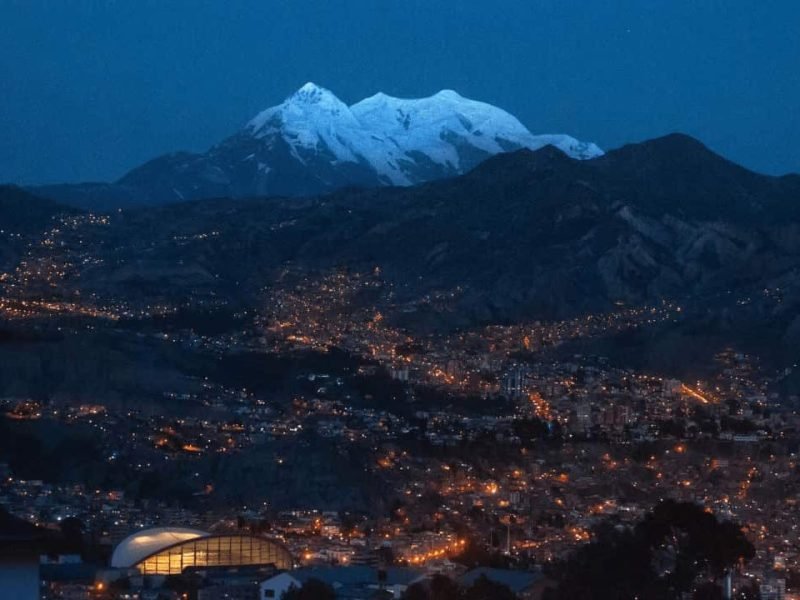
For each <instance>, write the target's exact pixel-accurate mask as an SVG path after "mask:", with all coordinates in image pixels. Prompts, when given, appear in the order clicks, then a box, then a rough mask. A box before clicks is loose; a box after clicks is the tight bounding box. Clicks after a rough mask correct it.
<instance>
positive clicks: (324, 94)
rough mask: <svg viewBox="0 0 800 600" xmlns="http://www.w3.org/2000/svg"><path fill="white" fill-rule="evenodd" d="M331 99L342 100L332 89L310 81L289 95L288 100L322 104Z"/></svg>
mask: <svg viewBox="0 0 800 600" xmlns="http://www.w3.org/2000/svg"><path fill="white" fill-rule="evenodd" d="M329 100H335V101H336V102H340V100H339V99H338V98H337V97H336V96H335V95H334V93H333V92H331V91H330V90H328V89H326V88H324V87H321V86H319V85H317V84H316V83H314V82H312V81H309V82H307V83H306V84H305V85H303V86H302V87H301V88H300V89H299V90H297V91H296V92H295V93H294V94H292V95H291V96H289V97H288V98H287V99H286V101H287V102H298V103H303V104H321V103H324V102H326V101H329Z"/></svg>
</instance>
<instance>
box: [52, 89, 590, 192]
mask: <svg viewBox="0 0 800 600" xmlns="http://www.w3.org/2000/svg"><path fill="white" fill-rule="evenodd" d="M546 145H553V146H556V147H558V148H559V149H561V150H562V151H563V152H565V153H567V154H568V155H569V156H571V157H574V158H577V159H589V158H594V157H597V156H600V155H602V151H601V150H600V149H599V148H598V147H597V146H596V145H594V144H591V143H587V142H580V141H578V140H576V139H574V138H572V137H570V136H567V135H533V134H531V133H530V131H528V130H527V129H526V128H525V127H524V126H523V125H522V124H521V123H520V122H519V121H518V120H517V119H516V118H514V117H513V116H512V115H510V114H508V113H507V112H505V111H503V110H502V109H499V108H497V107H494V106H492V105H490V104H485V103H483V102H476V101H474V100H469V99H467V98H463V97H462V96H460V95H459V94H457V93H456V92H453V91H450V90H444V91H441V92H439V93H437V94H435V95H433V96H431V97H429V98H422V99H416V100H410V99H400V98H393V97H391V96H387V95H385V94H377V95H375V96H372V97H370V98H367V99H365V100H362V101H361V102H358V103H356V104H354V105H352V106H347V105H346V104H345V103H344V102H342V101H341V100H339V99H338V98H337V97H336V96H335V95H334V94H333V93H332V92H330V91H328V90H326V89H324V88H321V87H318V86H316V85H314V84H312V83H308V84H306V85H304V86H303V87H302V88H300V89H299V90H298V91H297V92H295V93H294V94H292V95H291V96H289V97H288V98H287V99H286V100H285V101H284V102H283V103H281V104H279V105H277V106H273V107H271V108H268V109H267V110H265V111H263V112H261V113H259V114H258V115H256V116H255V117H254V118H253V119H252V120H251V121H250V122H249V123H247V125H246V126H245V127H244V128H243V129H242V130H240V131H239V132H237V133H236V134H234V135H233V136H231V137H229V138H227V139H225V140H223V141H222V142H220V143H219V144H217V145H216V146H214V147H213V148H211V149H210V150H209V151H208V152H206V153H203V154H192V153H185V152H183V153H175V154H169V155H166V156H162V157H159V158H156V159H154V160H152V161H149V162H148V163H146V164H144V165H142V166H140V167H138V168H136V169H134V170H132V171H131V172H130V173H128V174H127V175H125V176H124V177H122V178H121V179H120V180H119V181H117V182H115V183H113V184H81V185H58V186H45V187H42V188H39V189H37V190H36V191H37V192H38V193H40V194H42V195H45V196H48V197H52V198H55V199H57V200H59V201H62V202H66V203H69V204H73V205H76V206H81V207H84V208H87V207H100V208H109V207H111V208H113V207H117V206H131V205H145V204H147V205H153V204H164V203H171V202H181V201H185V200H195V199H201V198H217V197H230V198H241V197H248V196H309V195H315V194H320V193H325V192H330V191H333V190H337V189H341V188H345V187H365V188H372V187H381V186H409V185H414V184H418V183H422V182H426V181H431V180H435V179H442V178H447V177H453V176H455V175H459V174H463V173H465V172H467V171H469V170H470V169H472V168H474V167H475V166H476V165H477V164H479V163H480V162H481V161H483V160H485V159H486V158H488V157H490V156H494V155H496V154H499V153H504V152H509V151H514V150H519V149H522V148H527V149H531V150H536V149H539V148H542V147H544V146H546Z"/></svg>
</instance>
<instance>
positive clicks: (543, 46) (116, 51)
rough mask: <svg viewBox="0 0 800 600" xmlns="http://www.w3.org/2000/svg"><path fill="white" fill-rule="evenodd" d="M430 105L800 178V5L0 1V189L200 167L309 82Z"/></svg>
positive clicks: (768, 0) (743, 1)
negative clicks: (502, 115)
mask: <svg viewBox="0 0 800 600" xmlns="http://www.w3.org/2000/svg"><path fill="white" fill-rule="evenodd" d="M309 80H311V81H314V82H316V83H317V84H319V85H322V86H324V87H327V88H329V89H331V90H332V91H333V92H334V93H336V94H337V95H338V96H339V97H340V98H341V99H342V100H344V101H345V102H348V103H352V102H354V101H357V100H359V99H361V98H362V97H365V96H368V95H372V94H373V93H375V92H377V91H383V92H386V93H388V94H392V95H397V96H405V97H419V96H427V95H430V94H432V93H434V92H436V91H437V90H439V89H442V88H451V89H455V90H457V91H458V92H460V93H461V94H462V95H464V96H468V97H471V98H475V99H478V100H484V101H487V102H491V103H493V104H496V105H498V106H500V107H502V108H504V109H506V110H508V111H509V112H511V113H513V114H515V115H516V116H517V117H519V119H520V120H521V121H522V122H523V123H524V124H525V125H527V126H528V128H529V129H530V130H531V131H532V132H534V133H551V132H553V133H556V132H557V133H569V134H571V135H574V136H575V137H578V138H580V139H585V140H591V141H595V142H597V143H598V144H599V145H600V146H601V147H603V148H605V149H610V148H614V147H617V146H620V145H622V144H624V143H626V142H629V141H639V140H643V139H646V138H651V137H655V136H658V135H662V134H665V133H668V132H672V131H682V132H685V133H689V134H691V135H693V136H696V137H698V138H700V139H701V140H702V141H704V142H705V143H706V144H708V145H709V146H710V147H711V148H713V149H714V150H716V151H718V152H720V153H722V154H724V155H725V156H727V157H729V158H731V159H732V160H735V161H737V162H740V163H742V164H744V165H745V166H748V167H750V168H753V169H755V170H758V171H762V172H767V173H776V174H779V173H785V172H789V171H795V172H797V171H800V2H799V1H798V0H581V1H578V0H518V1H505V0H492V1H484V0H451V1H447V2H445V1H440V0H403V1H399V0H284V1H273V0H261V1H244V0H241V1H236V0H219V1H205V0H181V1H178V0H156V1H149V0H129V1H122V0H119V1H116V2H113V1H107V2H88V1H87V2H78V1H75V0H0V81H2V84H0V181H9V182H16V183H45V182H56V181H82V180H110V179H115V178H117V177H119V176H121V175H122V174H123V173H124V172H125V171H127V170H128V169H130V168H132V167H134V166H136V165H138V164H140V163H141V162H143V161H145V160H148V159H150V158H153V157H155V156H157V155H159V154H162V153H165V152H170V151H175V150H195V151H202V150H205V149H207V148H208V147H209V146H210V145H212V144H214V143H215V142H217V141H219V140H220V139H222V138H223V137H225V136H227V135H229V134H231V133H233V132H234V131H235V130H236V129H237V128H238V127H241V126H242V125H243V124H244V123H245V122H246V121H247V120H248V119H249V118H250V117H252V116H253V115H254V114H255V113H257V112H258V111H259V110H261V109H263V108H266V107H267V106H271V105H273V104H277V103H279V102H281V101H282V100H283V99H284V97H285V96H287V95H289V94H290V93H291V92H292V91H294V90H295V89H296V88H298V87H299V86H301V85H302V84H303V83H305V82H306V81H309Z"/></svg>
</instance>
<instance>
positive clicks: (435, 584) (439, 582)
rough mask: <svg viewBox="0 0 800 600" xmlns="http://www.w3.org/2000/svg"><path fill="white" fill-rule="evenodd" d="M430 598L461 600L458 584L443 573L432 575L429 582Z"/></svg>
mask: <svg viewBox="0 0 800 600" xmlns="http://www.w3.org/2000/svg"><path fill="white" fill-rule="evenodd" d="M430 598H431V600H461V599H462V598H463V596H462V593H461V588H460V587H458V584H457V583H456V582H455V581H453V580H452V579H450V578H449V577H445V576H444V575H434V576H433V577H432V578H431V583H430Z"/></svg>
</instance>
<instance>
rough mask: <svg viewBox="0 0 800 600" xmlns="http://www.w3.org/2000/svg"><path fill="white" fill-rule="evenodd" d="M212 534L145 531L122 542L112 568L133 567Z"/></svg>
mask: <svg viewBox="0 0 800 600" xmlns="http://www.w3.org/2000/svg"><path fill="white" fill-rule="evenodd" d="M209 535H210V534H209V533H206V532H205V531H200V530H198V529H185V528H182V527H153V528H151V529H143V530H141V531H137V532H136V533H134V534H132V535H129V536H128V537H126V538H125V539H124V540H122V541H121V542H120V543H119V544H118V545H117V547H116V548H115V549H114V554H112V555H111V566H112V567H119V568H128V567H132V566H134V565H135V564H137V563H138V562H140V561H141V560H142V559H143V558H146V557H148V556H150V555H151V554H153V553H154V552H158V551H159V550H163V549H164V548H167V547H169V546H172V545H174V544H177V543H179V542H186V541H189V540H193V539H197V538H202V537H208V536H209Z"/></svg>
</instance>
